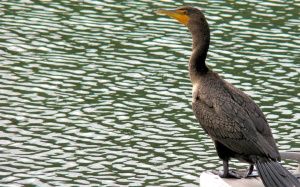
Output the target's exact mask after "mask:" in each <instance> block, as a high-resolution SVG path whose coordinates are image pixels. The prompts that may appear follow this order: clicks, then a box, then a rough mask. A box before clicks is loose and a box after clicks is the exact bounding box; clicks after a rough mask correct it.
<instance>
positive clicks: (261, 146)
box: [193, 77, 278, 159]
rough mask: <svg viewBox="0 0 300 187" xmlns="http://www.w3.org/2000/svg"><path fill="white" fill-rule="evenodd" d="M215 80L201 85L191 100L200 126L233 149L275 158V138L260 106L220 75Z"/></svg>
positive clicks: (276, 154) (276, 153) (276, 155)
mask: <svg viewBox="0 0 300 187" xmlns="http://www.w3.org/2000/svg"><path fill="white" fill-rule="evenodd" d="M215 80H218V81H215ZM215 80H214V81H206V82H205V83H204V84H207V85H203V86H200V87H199V88H198V89H197V90H196V91H197V94H196V95H195V96H196V97H197V99H195V100H194V102H193V111H194V113H195V115H196V117H197V119H198V121H199V123H200V124H201V126H202V127H203V129H204V130H205V131H206V132H207V133H208V134H209V135H210V136H211V137H212V138H214V139H216V140H218V141H219V142H220V143H222V144H224V145H226V146H227V147H229V148H230V149H232V150H234V151H235V152H238V153H244V154H256V155H269V156H270V157H271V158H274V159H275V158H277V157H278V152H277V148H276V145H275V141H274V139H273V137H272V134H271V130H270V128H269V125H268V123H267V121H266V119H265V117H264V115H263V113H262V111H261V110H260V109H259V107H258V106H257V105H256V104H255V103H254V102H253V100H251V98H250V97H249V96H247V95H246V94H244V93H243V92H242V91H240V90H238V89H237V88H235V87H233V86H232V85H230V84H229V83H227V82H226V81H224V80H222V79H221V78H219V77H218V78H217V79H215ZM195 96H193V97H195ZM269 141H271V142H270V143H269ZM273 144H274V145H273Z"/></svg>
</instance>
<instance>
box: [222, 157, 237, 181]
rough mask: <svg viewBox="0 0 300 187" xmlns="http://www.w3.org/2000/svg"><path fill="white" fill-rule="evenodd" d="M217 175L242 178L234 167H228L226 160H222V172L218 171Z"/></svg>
mask: <svg viewBox="0 0 300 187" xmlns="http://www.w3.org/2000/svg"><path fill="white" fill-rule="evenodd" d="M219 176H220V177H221V178H236V179H240V178H243V176H241V175H240V174H238V172H237V171H236V170H234V169H229V166H228V161H224V160H223V172H219Z"/></svg>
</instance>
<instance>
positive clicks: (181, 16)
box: [157, 9, 190, 25]
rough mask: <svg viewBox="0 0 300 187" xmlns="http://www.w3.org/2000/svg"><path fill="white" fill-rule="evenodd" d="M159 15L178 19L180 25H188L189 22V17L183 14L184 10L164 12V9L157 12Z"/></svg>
mask: <svg viewBox="0 0 300 187" xmlns="http://www.w3.org/2000/svg"><path fill="white" fill-rule="evenodd" d="M157 14H163V15H167V16H170V17H171V18H175V19H177V20H178V21H179V22H180V23H182V24H184V25H187V24H188V21H189V19H190V18H189V17H188V16H187V15H186V14H184V13H183V11H182V10H164V9H159V10H158V11H157Z"/></svg>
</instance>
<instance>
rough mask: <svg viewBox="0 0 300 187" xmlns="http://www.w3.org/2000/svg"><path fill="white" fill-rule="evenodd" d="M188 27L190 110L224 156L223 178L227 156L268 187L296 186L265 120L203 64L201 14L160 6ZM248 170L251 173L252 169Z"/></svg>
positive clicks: (205, 41)
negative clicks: (254, 171)
mask: <svg viewBox="0 0 300 187" xmlns="http://www.w3.org/2000/svg"><path fill="white" fill-rule="evenodd" d="M158 13H161V14H166V15H168V16H170V17H173V18H175V19H177V20H178V21H179V22H181V23H183V24H184V25H186V26H187V27H188V29H189V30H190V32H191V34H192V38H193V52H192V55H191V57H190V61H189V75H190V79H191V82H192V85H193V91H192V108H193V112H194V115H195V116H196V118H197V120H198V122H199V123H200V125H201V127H202V128H203V129H204V131H205V132H206V133H207V134H208V135H209V136H210V137H211V139H212V140H213V142H214V144H215V147H216V150H217V153H218V155H219V157H220V159H221V160H223V166H224V174H223V175H222V176H223V177H230V176H231V175H230V172H229V170H228V162H229V160H230V159H231V158H236V159H238V160H240V161H243V162H247V163H249V164H251V166H252V167H251V170H252V169H253V165H255V166H256V167H257V169H258V172H259V174H260V176H261V178H262V180H263V182H264V184H265V186H268V187H276V186H278V187H290V186H296V187H299V186H300V183H299V181H298V180H297V179H296V178H295V177H294V176H293V175H292V174H291V173H289V172H288V171H287V170H286V169H284V168H283V167H282V166H281V165H280V164H279V163H278V162H279V161H280V155H279V152H278V149H277V146H276V143H275V140H274V138H273V135H272V133H271V129H270V127H269V124H268V123H267V120H266V118H265V116H264V114H263V112H262V111H261V110H260V108H259V107H258V105H257V104H256V103H255V102H254V101H253V100H252V99H251V98H250V97H249V96H248V95H246V94H245V93H244V92H242V91H241V90H239V89H237V88H236V87H235V86H233V85H231V84H229V83H228V82H226V81H225V80H224V79H222V78H221V77H220V76H219V75H218V74H217V73H215V72H213V71H212V70H210V69H209V68H208V67H207V66H206V63H205V59H206V55H207V52H208V49H209V43H210V30H209V26H208V23H207V21H206V18H205V16H204V14H203V13H202V12H201V11H200V10H198V9H196V8H192V7H181V8H178V9H176V10H172V11H167V10H159V11H158ZM250 172H251V171H250Z"/></svg>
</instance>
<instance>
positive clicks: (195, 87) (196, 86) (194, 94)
mask: <svg viewBox="0 0 300 187" xmlns="http://www.w3.org/2000/svg"><path fill="white" fill-rule="evenodd" d="M198 92H199V84H198V83H194V84H193V90H192V103H195V102H196V100H197V98H198Z"/></svg>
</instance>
